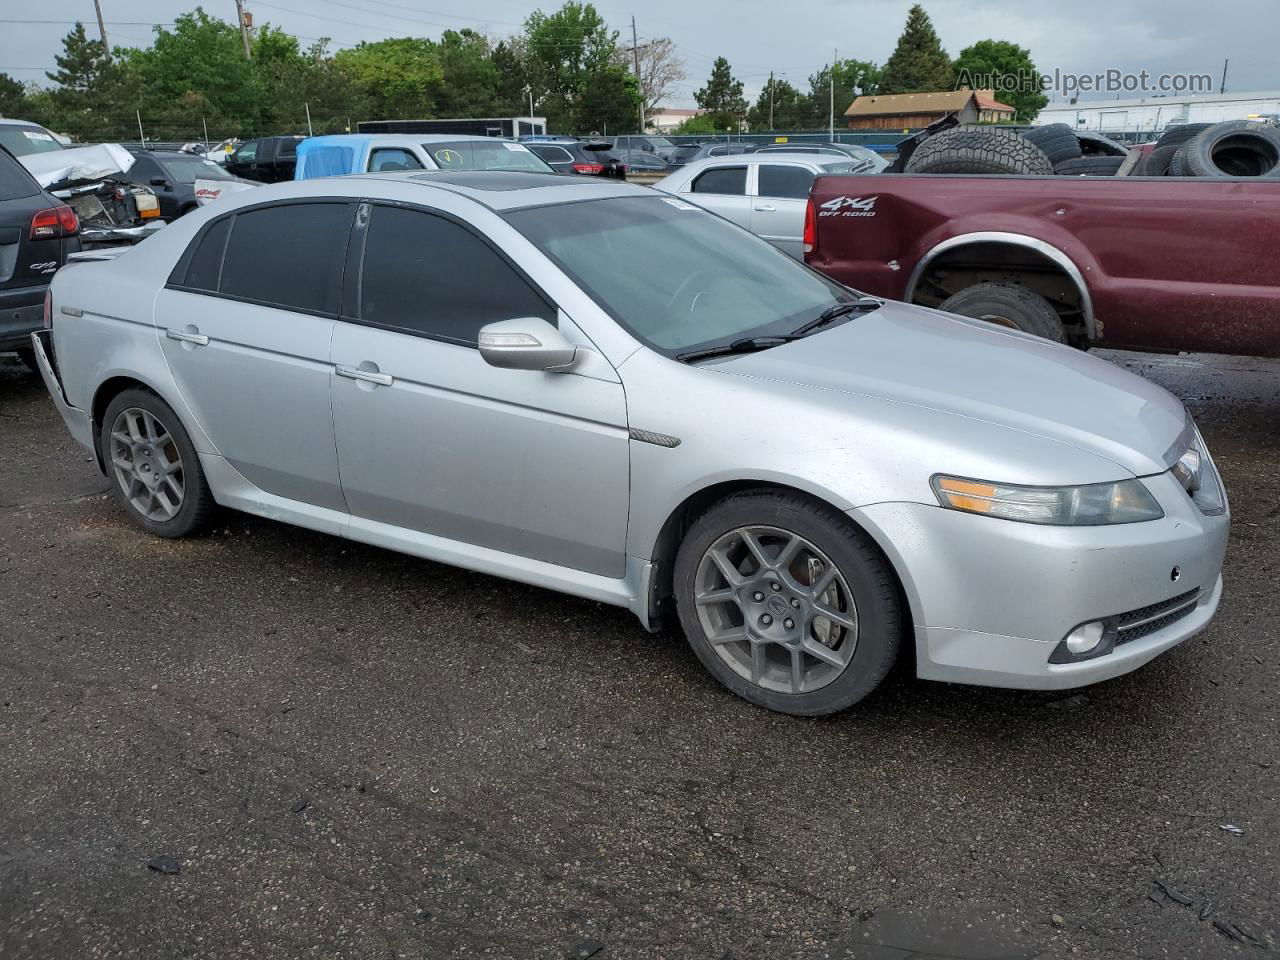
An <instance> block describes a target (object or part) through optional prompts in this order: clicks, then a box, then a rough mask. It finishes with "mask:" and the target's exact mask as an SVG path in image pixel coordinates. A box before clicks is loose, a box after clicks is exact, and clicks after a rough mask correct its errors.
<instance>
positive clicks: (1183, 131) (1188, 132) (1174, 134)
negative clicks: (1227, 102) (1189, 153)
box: [1156, 123, 1213, 149]
mask: <svg viewBox="0 0 1280 960" xmlns="http://www.w3.org/2000/svg"><path fill="white" fill-rule="evenodd" d="M1211 126H1213V124H1211V123H1179V124H1175V125H1174V126H1172V127H1166V128H1165V131H1164V133H1162V134H1160V139H1159V140H1157V141H1156V147H1157V149H1158V148H1160V147H1180V146H1182V145H1183V144H1184V143H1186V142H1187V141H1188V140H1190V139H1192V138H1193V137H1197V136H1199V135H1200V134H1201V133H1203V132H1204V131H1205V130H1208V129H1209V128H1210V127H1211Z"/></svg>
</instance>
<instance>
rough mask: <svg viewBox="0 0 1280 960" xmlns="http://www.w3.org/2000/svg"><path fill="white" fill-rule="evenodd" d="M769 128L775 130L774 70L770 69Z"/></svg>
mask: <svg viewBox="0 0 1280 960" xmlns="http://www.w3.org/2000/svg"><path fill="white" fill-rule="evenodd" d="M769 130H770V132H772V131H773V71H772V70H770V71H769Z"/></svg>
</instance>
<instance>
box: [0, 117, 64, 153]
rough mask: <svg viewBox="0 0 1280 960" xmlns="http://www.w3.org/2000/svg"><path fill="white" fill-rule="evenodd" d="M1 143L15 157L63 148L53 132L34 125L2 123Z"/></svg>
mask: <svg viewBox="0 0 1280 960" xmlns="http://www.w3.org/2000/svg"><path fill="white" fill-rule="evenodd" d="M0 144H3V145H4V147H5V149H6V150H8V151H9V152H10V153H12V154H13V155H14V156H15V157H25V156H27V155H28V154H32V153H49V152H51V151H53V150H61V149H62V144H60V143H59V142H58V141H57V140H55V139H54V137H53V134H52V133H50V132H49V131H48V130H46V129H44V128H43V127H37V126H34V125H33V126H29V127H19V126H10V125H9V124H3V125H0Z"/></svg>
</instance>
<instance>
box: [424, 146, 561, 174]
mask: <svg viewBox="0 0 1280 960" xmlns="http://www.w3.org/2000/svg"><path fill="white" fill-rule="evenodd" d="M422 149H424V150H426V151H427V154H428V156H430V157H431V159H432V160H434V161H435V162H436V165H437V166H438V167H439V168H440V169H441V170H523V171H524V172H526V173H554V171H553V170H552V169H551V167H549V166H548V165H547V162H546V161H545V160H543V159H542V158H541V157H539V156H538V155H537V154H535V153H534V152H533V151H531V150H530V149H529V148H528V147H526V146H525V145H524V144H523V143H513V142H512V141H510V140H448V141H443V142H436V143H424V144H423V145H422Z"/></svg>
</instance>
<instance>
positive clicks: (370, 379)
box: [333, 365, 395, 387]
mask: <svg viewBox="0 0 1280 960" xmlns="http://www.w3.org/2000/svg"><path fill="white" fill-rule="evenodd" d="M333 369H334V372H335V373H337V374H338V376H340V377H346V378H347V379H348V380H363V381H364V382H365V383H376V384H377V385H378V386H380V387H389V386H391V384H393V383H395V379H394V378H393V377H392V376H391V374H389V373H377V372H376V371H373V370H361V369H359V368H358V367H346V366H342V365H338V366H336V367H334V368H333Z"/></svg>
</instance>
